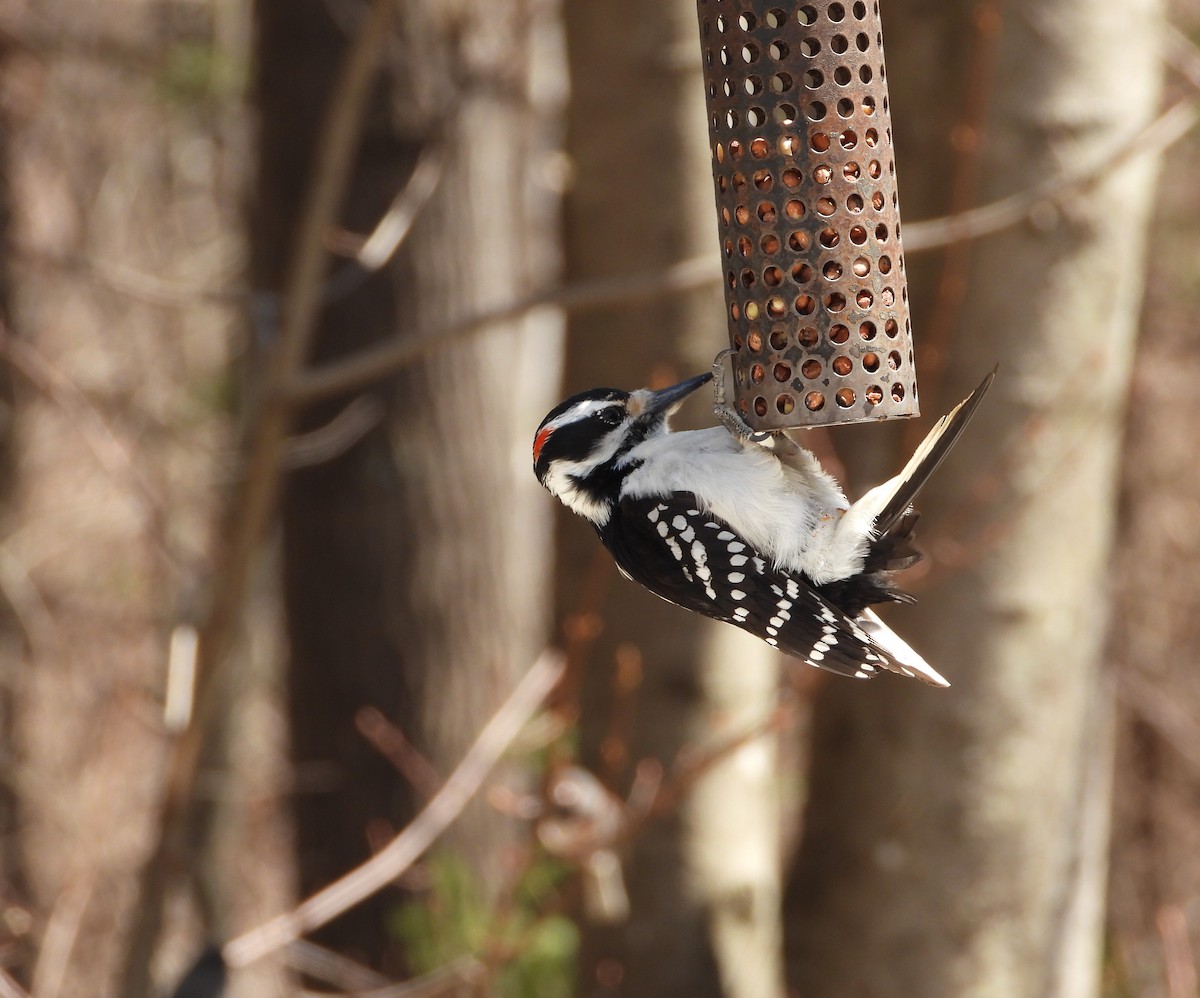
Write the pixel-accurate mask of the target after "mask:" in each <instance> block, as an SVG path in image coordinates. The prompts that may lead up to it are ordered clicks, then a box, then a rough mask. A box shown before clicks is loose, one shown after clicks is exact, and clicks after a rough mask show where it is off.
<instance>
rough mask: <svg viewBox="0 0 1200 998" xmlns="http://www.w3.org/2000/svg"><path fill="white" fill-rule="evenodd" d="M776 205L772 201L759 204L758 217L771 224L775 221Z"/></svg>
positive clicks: (761, 220)
mask: <svg viewBox="0 0 1200 998" xmlns="http://www.w3.org/2000/svg"><path fill="white" fill-rule="evenodd" d="M776 214H777V213H776V211H775V206H774V205H773V204H771V202H770V201H763V202H761V203H760V204H759V206H758V219H759V221H760V222H765V223H767V224H768V225H770V224H771V223H772V222H774V221H775V216H776Z"/></svg>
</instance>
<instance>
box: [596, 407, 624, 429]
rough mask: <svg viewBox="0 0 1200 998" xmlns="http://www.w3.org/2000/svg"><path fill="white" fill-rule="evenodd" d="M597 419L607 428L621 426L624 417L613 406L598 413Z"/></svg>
mask: <svg viewBox="0 0 1200 998" xmlns="http://www.w3.org/2000/svg"><path fill="white" fill-rule="evenodd" d="M596 418H597V419H599V420H600V422H602V423H604V424H605V425H606V426H617V425H619V424H620V422H621V420H622V419H623V418H624V416H623V414H622V413H621V410H620V409H618V408H617V407H616V406H615V405H611V406H608V407H607V408H605V409H601V410H600V411H599V412H598V413H596Z"/></svg>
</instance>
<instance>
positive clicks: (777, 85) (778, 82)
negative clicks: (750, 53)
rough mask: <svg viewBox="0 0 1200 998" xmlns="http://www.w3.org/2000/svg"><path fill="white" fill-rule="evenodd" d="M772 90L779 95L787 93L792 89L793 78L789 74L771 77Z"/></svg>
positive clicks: (777, 74)
mask: <svg viewBox="0 0 1200 998" xmlns="http://www.w3.org/2000/svg"><path fill="white" fill-rule="evenodd" d="M771 89H772V90H774V91H775V93H777V94H783V93H787V92H788V91H789V90H791V89H792V78H791V76H790V75H789V74H787V73H776V74H775V75H774V76H772V77H771Z"/></svg>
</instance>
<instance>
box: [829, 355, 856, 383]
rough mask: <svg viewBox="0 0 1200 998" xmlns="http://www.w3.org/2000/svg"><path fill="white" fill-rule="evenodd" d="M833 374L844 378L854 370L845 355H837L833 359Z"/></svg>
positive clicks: (851, 362) (852, 364)
mask: <svg viewBox="0 0 1200 998" xmlns="http://www.w3.org/2000/svg"><path fill="white" fill-rule="evenodd" d="M832 367H833V373H834V374H836V375H838V376H839V377H842V378H844V377H845V376H846V375H847V374H849V373H850V372H851V371H853V370H854V363H853V361H851V360H850V358H849V357H847V356H846V355H845V354H838V355H837V356H836V357H834V358H833V365H832Z"/></svg>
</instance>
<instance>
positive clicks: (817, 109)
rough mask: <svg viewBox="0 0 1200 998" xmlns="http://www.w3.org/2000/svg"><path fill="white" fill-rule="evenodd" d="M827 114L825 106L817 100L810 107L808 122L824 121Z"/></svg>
mask: <svg viewBox="0 0 1200 998" xmlns="http://www.w3.org/2000/svg"><path fill="white" fill-rule="evenodd" d="M827 113H828V112H827V111H826V109H825V105H824V104H822V103H821V102H820V101H819V100H815V101H813V102H812V103H811V104H809V105H808V120H809V121H821V120H823V119H824V117H825V115H826V114H827Z"/></svg>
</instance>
